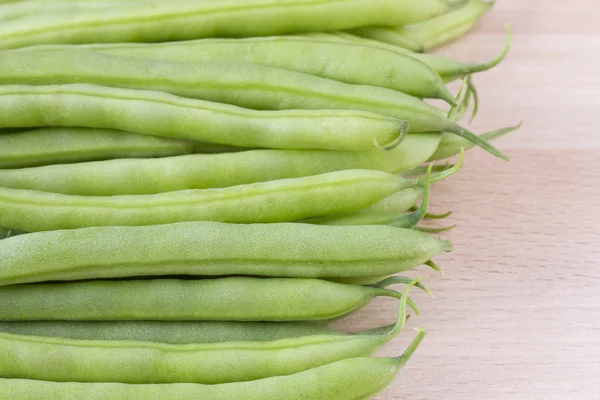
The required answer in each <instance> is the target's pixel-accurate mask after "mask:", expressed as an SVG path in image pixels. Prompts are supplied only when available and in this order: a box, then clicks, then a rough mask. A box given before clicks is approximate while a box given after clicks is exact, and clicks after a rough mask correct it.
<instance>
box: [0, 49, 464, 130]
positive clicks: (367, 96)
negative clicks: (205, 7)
mask: <svg viewBox="0 0 600 400" xmlns="http://www.w3.org/2000/svg"><path fill="white" fill-rule="evenodd" d="M24 66H26V67H24ZM424 68H426V67H425V66H424ZM77 83H85V84H92V85H102V86H105V87H113V88H129V89H139V90H150V91H157V92H165V93H170V94H173V95H176V96H181V97H186V98H194V99H200V100H205V101H210V102H216V103H224V104H232V105H235V106H238V107H244V108H247V109H252V110H325V109H331V110H362V111H369V112H373V113H377V114H381V115H387V116H389V117H394V118H398V119H402V120H406V121H409V122H410V131H411V132H437V131H441V130H443V128H446V124H447V122H446V119H445V115H444V114H443V113H442V112H441V111H440V110H438V109H437V108H434V107H432V106H430V105H428V104H426V103H424V102H423V101H422V100H421V99H419V98H417V97H413V96H409V95H407V94H405V93H402V92H398V91H395V90H390V89H385V88H381V87H375V86H366V85H351V84H347V83H343V82H339V81H334V80H331V79H325V78H320V77H318V76H314V75H309V74H304V73H299V72H294V71H288V70H284V69H280V68H270V67H264V66H261V65H254V64H232V63H206V62H202V63H180V62H166V61H155V60H147V59H135V58H129V57H122V56H113V55H109V54H103V53H99V52H95V51H89V50H71V51H64V52H58V53H56V52H20V51H12V52H5V53H4V54H2V56H1V57H0V84H6V85H60V84H63V85H64V84H67V85H68V84H77ZM438 88H444V84H443V82H442V80H441V79H440V80H439V86H438ZM436 93H439V90H436ZM436 96H438V95H437V94H436ZM427 97H428V96H427ZM444 97H445V98H446V100H447V101H449V102H452V103H453V104H455V103H456V102H455V100H454V99H453V98H452V94H451V93H450V92H448V91H446V92H445V95H444ZM142 133H143V132H142Z"/></svg>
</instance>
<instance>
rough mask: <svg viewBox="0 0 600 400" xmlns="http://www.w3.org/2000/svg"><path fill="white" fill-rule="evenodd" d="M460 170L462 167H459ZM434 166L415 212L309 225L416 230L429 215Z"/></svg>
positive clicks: (339, 218) (322, 220) (366, 215)
mask: <svg viewBox="0 0 600 400" xmlns="http://www.w3.org/2000/svg"><path fill="white" fill-rule="evenodd" d="M458 168H460V166H459V167H458ZM432 169H433V164H431V165H429V168H428V169H427V175H426V177H425V194H424V196H423V202H422V204H421V206H420V207H418V208H417V209H416V210H415V211H414V212H411V213H407V214H401V215H393V214H386V213H363V214H360V215H345V216H333V217H329V218H327V217H325V218H319V219H317V220H316V221H310V220H308V221H306V222H308V223H316V224H320V225H338V226H343V225H390V226H395V227H398V228H407V229H410V228H414V227H416V226H417V224H418V223H419V222H421V220H422V219H423V218H424V217H425V215H426V214H427V210H428V208H429V191H430V187H431V171H432Z"/></svg>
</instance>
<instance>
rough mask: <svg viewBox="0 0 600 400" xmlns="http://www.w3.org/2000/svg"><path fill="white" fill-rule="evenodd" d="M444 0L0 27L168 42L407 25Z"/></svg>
mask: <svg viewBox="0 0 600 400" xmlns="http://www.w3.org/2000/svg"><path fill="white" fill-rule="evenodd" d="M450 8H451V6H450V5H449V4H448V2H447V1H444V0H400V1H399V0H345V1H340V0H309V1H307V0H287V1H285V2H282V1H280V0H220V1H218V2H213V1H205V2H204V1H203V2H196V1H191V2H190V1H170V2H160V1H153V2H144V3H141V2H140V3H139V6H136V5H128V6H122V5H118V6H115V7H109V8H106V9H102V10H101V11H100V10H78V11H77V10H76V11H73V12H58V13H52V14H42V15H33V16H29V17H23V18H19V19H15V20H12V21H8V22H7V23H4V24H2V26H1V27H0V48H4V49H10V48H18V47H25V46H31V45H35V44H44V43H114V42H166V41H173V40H187V39H199V38H206V37H252V36H270V35H281V34H286V33H290V32H310V31H325V30H335V29H350V28H355V27H359V26H366V25H385V26H393V25H405V24H409V23H414V22H419V21H424V20H426V19H429V18H431V17H433V16H436V15H440V14H442V13H444V12H446V11H447V10H449V9H450Z"/></svg>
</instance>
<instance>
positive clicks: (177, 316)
mask: <svg viewBox="0 0 600 400" xmlns="http://www.w3.org/2000/svg"><path fill="white" fill-rule="evenodd" d="M380 296H383V297H396V298H399V297H400V294H399V293H398V292H396V291H393V290H389V289H385V288H379V287H370V286H355V285H344V284H339V283H334V282H330V281H326V280H318V279H304V278H293V279H292V278H251V277H249V278H247V277H231V278H218V279H201V280H180V279H147V280H124V281H85V282H70V283H56V284H52V283H47V284H24V285H11V286H4V287H2V288H0V299H1V300H2V301H1V302H0V320H2V321H55V320H58V321H122V320H134V321H203V320H206V321H317V320H330V319H334V318H337V317H341V316H344V315H347V314H349V313H351V312H353V311H355V310H357V309H358V308H361V307H362V306H364V305H366V304H367V303H368V302H370V301H371V300H372V299H374V298H375V297H380Z"/></svg>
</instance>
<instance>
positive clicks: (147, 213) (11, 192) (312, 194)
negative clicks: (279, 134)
mask: <svg viewBox="0 0 600 400" xmlns="http://www.w3.org/2000/svg"><path fill="white" fill-rule="evenodd" d="M417 184H419V181H418V180H411V179H404V178H401V177H398V176H396V175H393V174H389V173H387V172H381V171H374V170H342V171H336V172H329V173H325V174H320V175H315V176H307V177H301V178H290V179H281V180H275V181H268V182H258V183H251V184H247V185H238V186H230V187H225V188H213V189H190V190H180V191H176V192H167V193H159V194H148V195H124V196H76V195H65V194H59V193H48V192H40V191H34V190H24V189H10V188H4V187H0V226H5V227H9V228H13V229H17V230H22V231H25V232H39V231H49V230H57V229H75V228H85V227H92V226H111V225H121V226H143V225H159V224H169V223H175V222H187V221H220V222H231V223H242V224H246V223H247V224H251V223H273V222H291V221H299V220H302V219H306V218H313V217H321V216H325V215H330V214H341V213H348V212H353V211H356V210H360V209H362V208H365V207H369V206H371V205H373V204H375V203H376V202H378V201H380V200H382V199H384V198H385V197H387V196H389V195H391V194H392V193H395V192H397V191H398V190H402V189H405V188H407V187H412V186H415V185H417Z"/></svg>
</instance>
